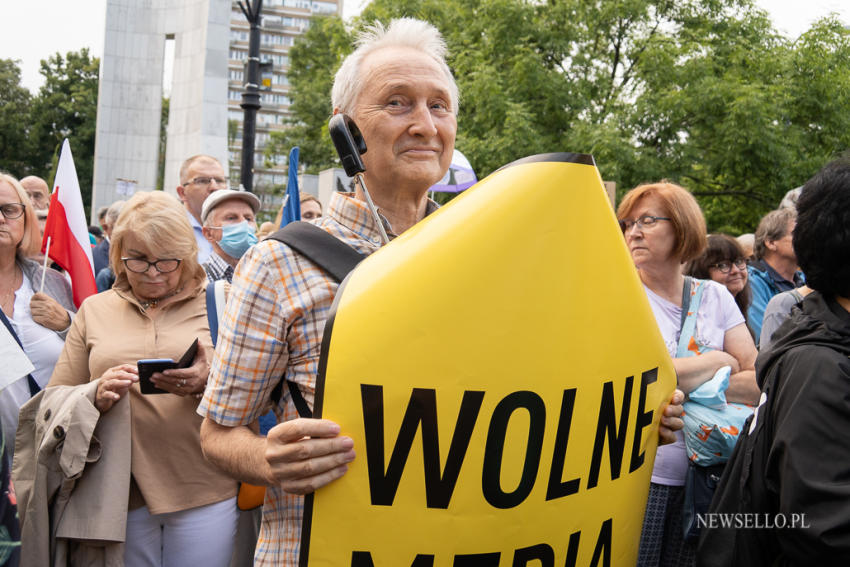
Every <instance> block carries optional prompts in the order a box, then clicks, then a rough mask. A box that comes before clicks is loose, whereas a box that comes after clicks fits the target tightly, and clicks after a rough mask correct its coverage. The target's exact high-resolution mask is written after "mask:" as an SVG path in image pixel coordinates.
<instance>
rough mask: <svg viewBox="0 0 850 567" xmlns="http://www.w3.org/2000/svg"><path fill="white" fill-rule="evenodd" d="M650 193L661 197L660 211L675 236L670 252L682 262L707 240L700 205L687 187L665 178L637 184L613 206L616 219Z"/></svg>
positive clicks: (696, 253)
mask: <svg viewBox="0 0 850 567" xmlns="http://www.w3.org/2000/svg"><path fill="white" fill-rule="evenodd" d="M651 195H654V196H655V197H658V199H660V200H661V202H662V207H663V208H664V213H663V214H664V215H665V216H668V217H670V222H671V223H672V224H673V233H674V234H675V238H676V246H675V247H674V248H673V255H674V256H677V257H678V258H679V260H680V261H681V262H683V263H684V262H687V261H689V260H693V259H694V258H696V257H697V256H699V255H700V254H702V251H703V250H705V247H706V244H707V240H706V234H705V233H706V228H705V217H703V215H702V209H700V208H699V204H698V203H697V200H696V199H694V196H693V195H691V194H690V192H688V190H687V189H685V188H684V187H682V186H680V185H676V184H675V183H670V182H669V181H667V180H666V179H662V180H661V181H659V182H658V183H644V184H643V185H638V186H637V187H635V188H634V189H632V190H631V191H629V192H628V193H626V196H625V197H623V200H622V202H620V206H619V207H618V208H617V218H618V219H619V220H623V219H626V218H628V217H629V216H630V215H631V213H632V210H633V209H634V208H635V207H636V206H637V204H638V202H640V200H641V199H643V198H644V197H648V196H651Z"/></svg>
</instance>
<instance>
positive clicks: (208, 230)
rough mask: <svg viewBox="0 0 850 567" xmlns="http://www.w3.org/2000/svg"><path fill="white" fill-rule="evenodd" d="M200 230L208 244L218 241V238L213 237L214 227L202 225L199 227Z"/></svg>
mask: <svg viewBox="0 0 850 567" xmlns="http://www.w3.org/2000/svg"><path fill="white" fill-rule="evenodd" d="M201 232H203V233H204V238H206V239H207V241H208V242H209V243H210V244H215V243H216V242H218V239H217V238H215V235H214V232H215V229H212V228H210V227H208V226H203V227H201Z"/></svg>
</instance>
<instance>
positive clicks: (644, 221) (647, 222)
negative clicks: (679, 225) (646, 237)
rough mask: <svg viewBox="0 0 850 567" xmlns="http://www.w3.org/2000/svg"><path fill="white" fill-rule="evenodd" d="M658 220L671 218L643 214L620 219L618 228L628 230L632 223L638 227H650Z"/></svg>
mask: <svg viewBox="0 0 850 567" xmlns="http://www.w3.org/2000/svg"><path fill="white" fill-rule="evenodd" d="M660 220H666V221H668V220H671V219H670V218H669V217H654V216H652V215H643V216H640V217H638V218H636V219H621V220H620V230H622V231H623V232H628V231H629V230H631V228H632V227H633V226H634V225H637V226H638V228H652V227H653V226H655V223H657V222H658V221H660Z"/></svg>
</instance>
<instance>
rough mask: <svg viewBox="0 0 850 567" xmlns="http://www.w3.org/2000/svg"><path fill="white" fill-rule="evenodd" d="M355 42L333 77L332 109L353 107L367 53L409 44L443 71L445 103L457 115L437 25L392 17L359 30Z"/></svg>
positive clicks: (455, 96) (456, 95) (456, 99)
mask: <svg viewBox="0 0 850 567" xmlns="http://www.w3.org/2000/svg"><path fill="white" fill-rule="evenodd" d="M356 45H357V49H355V50H354V51H353V52H352V53H351V54H350V55H349V56H348V57H346V58H345V60H343V62H342V65H341V66H340V68H339V70H338V71H337V72H336V76H335V77H334V84H333V90H332V91H331V102H332V104H333V107H334V109H338V110H339V111H340V112H345V113H351V112H352V111H353V110H354V103H355V101H356V100H357V97H358V95H359V94H360V90H361V89H362V88H363V84H362V82H361V81H360V65H361V63H363V59H365V58H366V56H367V55H369V54H370V53H372V52H373V51H377V50H379V49H383V48H385V47H411V48H413V49H416V50H418V51H421V52H422V53H423V54H425V55H427V56H428V57H430V58H431V59H433V60H434V61H435V62H436V63H437V65H439V66H440V69H442V70H443V73H444V74H445V76H446V80H448V82H449V97H450V98H451V100H450V101H449V102H450V103H451V105H452V111H453V112H454V113H455V115H457V111H458V104H459V102H460V101H459V99H460V95H459V93H458V88H457V83H455V79H454V77H453V76H452V72H451V70H450V69H449V66H448V65H447V64H446V53H447V51H448V50H447V49H446V42H445V41H444V40H443V36H441V35H440V32H439V31H438V30H437V28H435V27H434V26H432V25H431V24H429V23H428V22H423V21H422V20H416V19H413V18H400V19H396V20H393V21H391V22H390V25H389V26H388V27H384V25H383V24H382V23H381V22H375V23H374V24H372V25H370V26H367V27H366V29H365V30H363V31H362V32H361V33H360V35H359V36H358V38H357V41H356Z"/></svg>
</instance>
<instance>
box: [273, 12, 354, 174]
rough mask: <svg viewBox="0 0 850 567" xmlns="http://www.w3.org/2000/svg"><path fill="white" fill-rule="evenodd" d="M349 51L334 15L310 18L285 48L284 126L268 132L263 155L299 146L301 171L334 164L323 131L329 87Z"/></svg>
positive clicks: (327, 116)
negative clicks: (286, 92) (287, 88)
mask: <svg viewBox="0 0 850 567" xmlns="http://www.w3.org/2000/svg"><path fill="white" fill-rule="evenodd" d="M351 50H352V47H351V36H350V35H349V33H348V32H347V31H346V29H345V26H344V25H343V23H342V19H341V18H340V17H339V16H317V17H314V18H312V19H311V21H310V28H309V29H308V30H307V32H306V33H305V34H304V35H303V36H302V37H300V38H299V39H298V40H296V42H295V45H293V46H292V49H291V50H290V51H289V58H290V68H289V71H288V78H289V84H290V91H289V96H290V99H291V100H292V104H291V106H290V107H289V110H290V112H291V113H292V118H290V119H289V125H290V126H289V128H287V129H286V130H284V131H282V132H272V134H271V137H270V140H269V143H268V144H267V145H266V149H265V158H266V160H274V158H275V156H288V155H289V150H290V149H292V147H293V146H299V147H300V148H301V152H300V159H299V161H300V164H301V165H302V166H303V167H304V168H305V172H306V173H318V172H319V171H321V170H323V169H327V168H329V167H339V160H338V159H337V157H336V152H335V151H334V148H333V144H332V143H331V140H330V136H329V135H328V120H330V117H331V86H332V85H333V75H334V72H335V71H336V69H337V68H338V67H339V64H340V62H341V61H342V59H343V58H344V57H345V56H346V55H347V54H348V53H350V52H351Z"/></svg>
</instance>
